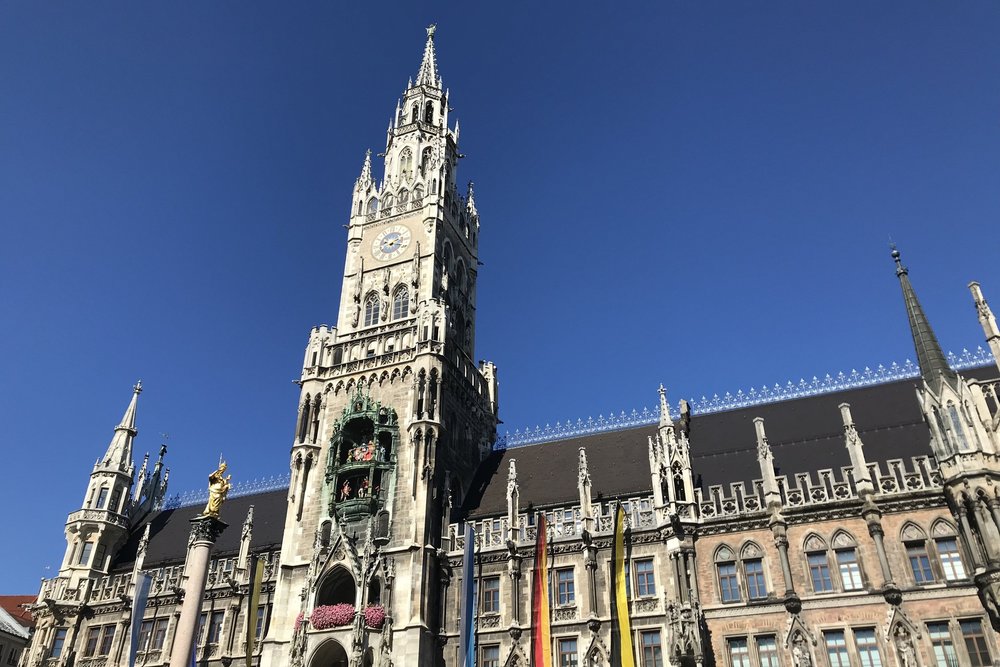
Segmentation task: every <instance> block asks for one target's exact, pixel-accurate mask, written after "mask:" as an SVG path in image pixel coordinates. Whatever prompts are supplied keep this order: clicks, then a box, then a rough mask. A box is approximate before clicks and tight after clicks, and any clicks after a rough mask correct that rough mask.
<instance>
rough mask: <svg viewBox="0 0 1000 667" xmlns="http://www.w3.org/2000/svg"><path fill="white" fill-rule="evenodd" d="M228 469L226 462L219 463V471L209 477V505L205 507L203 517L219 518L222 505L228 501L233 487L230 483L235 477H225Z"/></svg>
mask: <svg viewBox="0 0 1000 667" xmlns="http://www.w3.org/2000/svg"><path fill="white" fill-rule="evenodd" d="M226 468H227V465H226V462H225V461H219V467H218V469H217V470H216V471H215V472H213V473H212V474H211V475H209V476H208V504H207V505H205V509H204V510H203V511H202V513H201V515H202V516H210V517H213V518H216V519H218V518H219V510H221V509H222V503H224V502H225V501H226V496H227V495H229V489H231V488H232V487H233V485H232V482H231V481H230V480H232V478H233V476H232V475H227V476H225V477H224V476H223V475H225V474H226Z"/></svg>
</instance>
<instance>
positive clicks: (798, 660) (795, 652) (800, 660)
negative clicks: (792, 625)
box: [792, 632, 813, 667]
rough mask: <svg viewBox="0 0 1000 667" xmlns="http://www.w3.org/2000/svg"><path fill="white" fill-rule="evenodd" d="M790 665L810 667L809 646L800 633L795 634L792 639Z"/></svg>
mask: <svg viewBox="0 0 1000 667" xmlns="http://www.w3.org/2000/svg"><path fill="white" fill-rule="evenodd" d="M792 663H793V664H794V665H795V667H812V664H813V663H812V656H810V655H809V644H808V642H806V638H805V637H803V636H802V633H801V632H797V633H795V638H794V639H792Z"/></svg>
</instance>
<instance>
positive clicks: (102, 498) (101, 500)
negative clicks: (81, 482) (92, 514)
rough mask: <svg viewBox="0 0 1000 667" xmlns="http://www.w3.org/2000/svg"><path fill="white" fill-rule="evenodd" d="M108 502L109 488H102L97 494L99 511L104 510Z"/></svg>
mask: <svg viewBox="0 0 1000 667" xmlns="http://www.w3.org/2000/svg"><path fill="white" fill-rule="evenodd" d="M107 502H108V487H106V486H102V487H101V490H100V491H98V492H97V509H99V510H102V509H104V505H105V503H107Z"/></svg>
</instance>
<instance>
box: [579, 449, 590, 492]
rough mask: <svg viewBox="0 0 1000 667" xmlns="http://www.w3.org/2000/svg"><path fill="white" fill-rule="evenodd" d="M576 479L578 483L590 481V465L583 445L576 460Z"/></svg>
mask: <svg viewBox="0 0 1000 667" xmlns="http://www.w3.org/2000/svg"><path fill="white" fill-rule="evenodd" d="M576 472H577V481H578V482H579V483H580V484H589V483H590V466H589V465H588V464H587V450H586V449H585V448H583V447H581V448H580V452H579V458H578V460H577V471H576Z"/></svg>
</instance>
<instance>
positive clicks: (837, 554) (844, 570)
mask: <svg viewBox="0 0 1000 667" xmlns="http://www.w3.org/2000/svg"><path fill="white" fill-rule="evenodd" d="M833 554H834V558H835V559H836V560H837V572H838V573H839V574H840V586H841V588H842V589H843V590H845V591H860V590H863V589H864V587H865V584H864V579H863V577H862V576H861V562H860V561H859V560H858V543H857V541H856V540H855V539H854V536H853V535H851V534H850V533H848V532H847V531H846V530H838V531H837V532H836V533H834V535H833Z"/></svg>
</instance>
